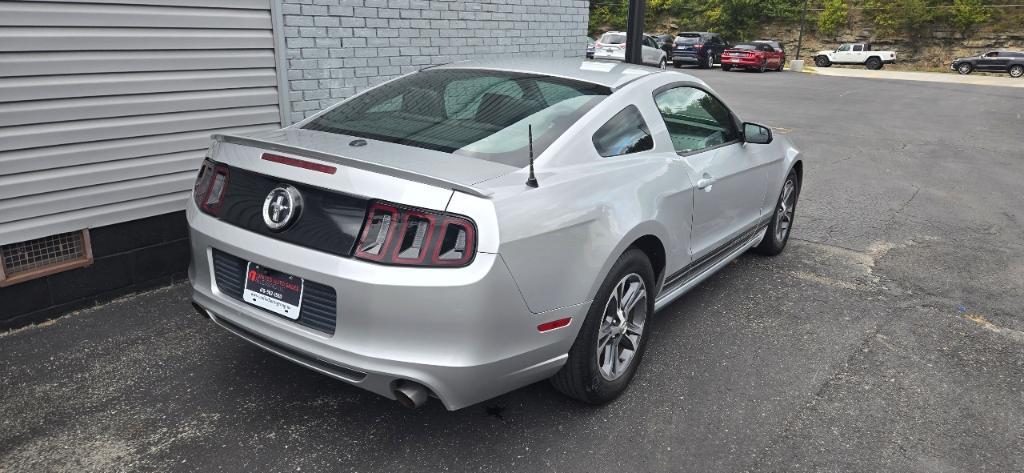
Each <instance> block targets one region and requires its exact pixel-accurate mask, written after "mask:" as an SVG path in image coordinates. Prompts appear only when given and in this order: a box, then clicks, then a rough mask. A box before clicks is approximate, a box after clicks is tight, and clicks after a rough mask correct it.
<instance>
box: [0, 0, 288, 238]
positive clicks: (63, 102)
mask: <svg viewBox="0 0 1024 473" xmlns="http://www.w3.org/2000/svg"><path fill="white" fill-rule="evenodd" d="M270 1H271V0H64V1H51V0H36V1H2V0H0V244H6V243H12V242H17V241H24V240H28V239H33V238H39V237H43V236H47V235H51V234H55V233H60V232H66V231H72V230H79V229H82V228H87V227H97V226H102V225H109V224H113V223H119V222H122V221H127V220H133V219H137V218H143V217H147V216H151V215H156V214H160V213H166V212H172V211H175V210H180V209H182V208H183V207H184V203H185V199H186V198H187V196H188V194H189V190H190V189H191V183H192V181H193V179H194V175H195V169H196V168H197V167H198V165H199V162H200V161H201V160H202V156H203V153H204V151H205V149H206V147H207V145H208V143H209V135H210V134H211V133H215V132H216V133H220V132H228V133H238V132H249V131H259V130H266V129H273V128H277V127H279V126H280V125H281V117H282V113H281V110H280V108H279V104H280V102H281V100H282V94H280V93H279V91H278V88H277V86H278V77H279V76H280V75H281V74H283V71H278V70H277V65H278V64H279V63H280V58H277V57H276V56H275V52H274V48H275V46H276V44H275V43H276V41H275V38H274V34H273V28H274V26H275V25H274V23H275V22H274V21H273V17H274V13H276V12H275V11H274V10H273V9H276V5H272V4H271V3H270ZM272 8H273V9H272ZM279 72H280V73H279Z"/></svg>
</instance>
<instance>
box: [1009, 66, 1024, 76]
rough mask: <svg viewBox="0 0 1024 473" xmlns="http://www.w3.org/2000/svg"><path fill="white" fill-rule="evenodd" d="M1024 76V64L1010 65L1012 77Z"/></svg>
mask: <svg viewBox="0 0 1024 473" xmlns="http://www.w3.org/2000/svg"><path fill="white" fill-rule="evenodd" d="M1022 76H1024V66H1022V65H1020V64H1017V65H1016V66H1010V77H1014V78H1017V77H1022Z"/></svg>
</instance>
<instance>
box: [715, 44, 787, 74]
mask: <svg viewBox="0 0 1024 473" xmlns="http://www.w3.org/2000/svg"><path fill="white" fill-rule="evenodd" d="M784 65H785V62H783V59H782V53H780V52H778V51H776V50H775V48H773V47H771V45H769V44H767V43H743V44H737V45H736V46H733V47H731V48H729V49H726V50H725V51H723V52H722V70H723V71H730V70H732V69H733V68H740V69H750V70H755V71H758V72H764V71H767V70H772V71H781V70H782V67H783V66H784Z"/></svg>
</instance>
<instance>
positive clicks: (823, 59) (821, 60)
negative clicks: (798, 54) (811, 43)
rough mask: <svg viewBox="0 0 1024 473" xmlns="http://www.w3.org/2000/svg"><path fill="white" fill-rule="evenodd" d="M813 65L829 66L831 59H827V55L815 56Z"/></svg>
mask: <svg viewBox="0 0 1024 473" xmlns="http://www.w3.org/2000/svg"><path fill="white" fill-rule="evenodd" d="M814 65H815V66H818V67H829V66H831V65H832V61H830V60H829V59H828V56H816V57H815V58H814Z"/></svg>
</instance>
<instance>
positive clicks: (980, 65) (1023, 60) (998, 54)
mask: <svg viewBox="0 0 1024 473" xmlns="http://www.w3.org/2000/svg"><path fill="white" fill-rule="evenodd" d="M949 68H950V69H953V70H954V71H957V72H959V73H961V74H970V73H972V72H974V71H979V72H1008V73H1010V77H1022V76H1024V52H1020V51H990V52H987V53H985V54H982V55H981V56H975V57H965V58H960V59H957V60H955V61H953V64H950V66H949Z"/></svg>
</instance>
